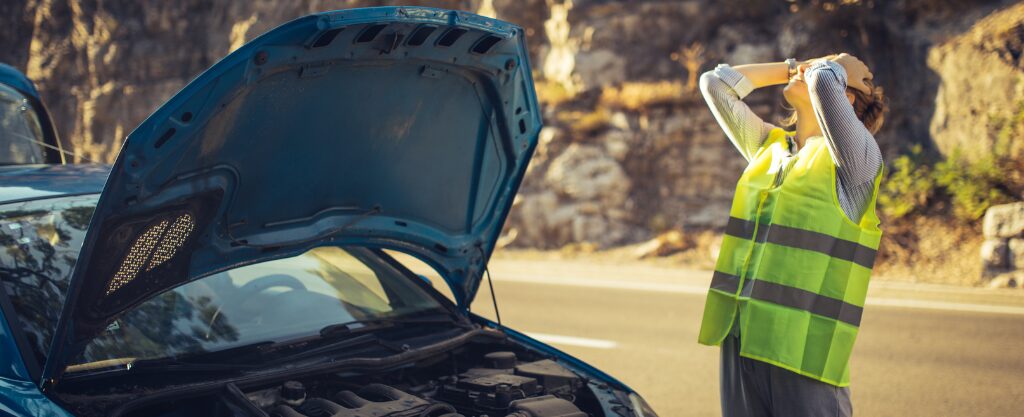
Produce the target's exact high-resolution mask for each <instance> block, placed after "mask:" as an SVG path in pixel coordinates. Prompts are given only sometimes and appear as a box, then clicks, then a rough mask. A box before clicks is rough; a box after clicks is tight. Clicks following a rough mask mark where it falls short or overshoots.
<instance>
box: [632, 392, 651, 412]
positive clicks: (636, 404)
mask: <svg viewBox="0 0 1024 417" xmlns="http://www.w3.org/2000/svg"><path fill="white" fill-rule="evenodd" d="M629 403H630V404H632V405H633V413H634V414H636V417H658V413H655V412H654V410H653V409H652V408H651V405H650V404H647V401H644V399H643V397H641V396H639V395H637V393H635V392H633V393H630V394H629Z"/></svg>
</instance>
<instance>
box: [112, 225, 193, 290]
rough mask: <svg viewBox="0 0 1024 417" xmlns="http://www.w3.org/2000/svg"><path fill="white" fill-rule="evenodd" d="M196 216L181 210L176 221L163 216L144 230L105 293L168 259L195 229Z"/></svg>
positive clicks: (118, 287) (116, 288)
mask: <svg viewBox="0 0 1024 417" xmlns="http://www.w3.org/2000/svg"><path fill="white" fill-rule="evenodd" d="M195 226H196V223H195V220H194V219H193V218H192V216H191V215H189V214H182V215H180V216H178V217H177V218H176V219H174V220H173V221H172V220H171V219H164V220H161V221H159V222H158V223H157V224H155V225H153V226H150V227H149V228H147V229H146V231H144V232H142V234H141V235H139V237H137V238H136V239H135V242H134V243H132V247H131V249H130V250H129V251H128V254H126V255H125V257H124V260H122V261H121V266H120V267H118V269H117V272H116V273H114V276H113V277H112V278H111V279H110V283H109V284H108V285H107V293H106V295H110V294H113V293H114V291H117V290H118V289H120V288H121V287H123V286H124V285H125V284H128V283H129V282H131V281H132V280H133V279H135V277H136V276H138V275H139V272H143V271H145V272H148V271H151V270H152V269H153V268H156V267H157V266H160V265H161V264H163V263H164V262H167V261H169V260H170V259H171V258H173V257H174V255H175V254H176V253H177V252H178V249H180V248H181V247H182V245H184V244H185V241H186V240H187V239H188V237H189V235H191V234H192V231H193V230H195Z"/></svg>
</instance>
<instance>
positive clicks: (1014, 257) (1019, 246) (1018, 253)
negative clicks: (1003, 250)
mask: <svg viewBox="0 0 1024 417" xmlns="http://www.w3.org/2000/svg"><path fill="white" fill-rule="evenodd" d="M1007 247H1008V249H1009V250H1008V258H1009V259H1008V260H1009V266H1010V268H1013V269H1016V270H1020V271H1024V239H1010V242H1009V244H1008V245H1007Z"/></svg>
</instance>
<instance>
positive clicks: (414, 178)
mask: <svg viewBox="0 0 1024 417" xmlns="http://www.w3.org/2000/svg"><path fill="white" fill-rule="evenodd" d="M524 36H525V35H524V32H523V30H522V29H520V28H519V27H517V26H514V25H511V24H508V23H504V22H501V21H498V20H493V19H489V18H485V17H480V16H476V15H473V14H469V13H463V12H455V11H448V10H440V9H431V8H418V7H386V8H369V9H353V10H342V11H335V12H327V13H321V14H316V15H311V16H306V17H303V18H300V19H297V20H294V21H292V22H289V23H286V24H284V25H282V26H280V27H277V28H276V29H273V30H271V31H270V32H267V33H266V34H264V35H262V36H260V37H258V38H256V39H254V40H252V41H251V42H249V43H248V44H246V45H245V46H243V47H241V48H239V49H238V50H236V51H234V52H232V53H231V54H229V55H228V56H227V57H225V58H224V59H223V60H221V61H220V62H218V63H217V64H215V65H214V66H213V67H211V68H210V69H208V70H207V71H206V72H204V73H203V74H201V75H200V76H199V77H197V78H196V79H195V80H193V81H192V82H191V83H189V85H188V86H186V87H185V88H184V89H182V90H181V91H180V92H179V93H178V94H176V95H175V96H174V97H173V98H171V99H170V100H168V101H167V102H166V103H165V104H164V105H163V106H161V107H160V108H159V109H158V110H157V111H156V112H155V113H153V114H152V115H151V116H150V117H149V118H147V119H146V120H145V121H144V122H143V123H142V124H141V125H140V126H139V127H138V128H136V129H135V130H134V131H133V132H132V133H131V134H130V135H129V136H128V138H127V139H126V141H125V143H124V146H123V147H122V149H121V152H120V154H119V155H118V157H117V161H116V162H115V164H114V166H113V169H112V171H111V174H110V178H109V180H108V181H107V183H106V185H105V186H104V190H103V194H102V196H101V197H100V199H99V204H98V206H97V208H96V213H95V215H94V217H93V220H92V224H91V226H90V228H89V231H88V234H87V237H86V239H85V243H84V245H83V248H82V253H81V256H80V258H79V261H78V264H77V266H76V269H75V271H74V273H73V276H72V279H71V283H70V288H69V290H68V296H67V303H66V304H65V306H64V309H63V311H62V313H61V317H60V320H59V323H58V327H57V330H56V332H55V335H54V340H53V344H52V346H51V349H50V354H49V355H48V360H47V363H46V366H45V369H44V371H43V375H42V378H41V381H40V384H41V386H42V387H44V388H46V387H47V386H49V385H52V384H53V383H55V382H56V379H58V378H59V376H60V375H61V373H62V371H63V369H64V367H65V366H66V364H67V363H68V361H69V360H71V359H73V357H74V356H76V355H77V354H78V353H79V352H80V351H81V349H82V348H83V347H84V345H85V344H86V343H87V342H88V341H89V340H90V339H91V338H92V337H94V336H95V335H96V334H98V333H99V332H100V331H101V330H102V329H104V328H105V327H106V326H107V325H108V323H109V322H110V321H112V320H113V318H114V317H115V316H116V315H117V314H119V313H121V312H123V311H125V310H126V309H128V308H130V307H133V306H135V305H137V304H139V303H140V302H142V301H144V300H146V299H148V298H149V297H151V296H153V295H155V294H157V293H160V292H163V291H166V290H168V289H170V288H173V287H175V286H178V285H181V284H183V283H185V282H188V281H192V280H195V279H198V278H201V277H204V276H207V275H210V274H213V273H216V272H220V271H224V270H227V269H231V268H236V267H238V266H241V265H244V264H249V263H255V262H261V261H265V260H268V259H274V258H282V257H286V256H294V255H296V254H299V253H302V252H304V251H306V250H308V249H310V248H312V247H315V246H320V245H328V244H331V245H334V244H352V245H361V246H368V247H385V248H392V249H398V250H402V251H405V252H409V253H411V254H413V255H415V256H417V257H419V258H421V259H422V260H424V261H425V262H427V263H429V264H431V265H432V266H434V267H435V268H437V269H438V270H439V271H440V272H441V273H442V275H443V276H444V277H445V279H446V280H447V282H448V284H449V285H450V286H451V289H452V292H453V294H454V295H455V297H456V299H457V300H456V301H457V302H458V303H459V305H460V306H461V307H463V308H465V307H466V306H468V305H469V303H470V302H471V301H472V299H473V296H474V295H475V293H476V290H477V288H478V286H479V283H480V278H481V275H482V273H483V271H484V268H485V265H486V262H487V259H488V258H489V256H490V254H491V251H492V250H493V249H494V244H495V241H496V240H497V237H498V235H499V233H500V231H501V227H502V224H503V223H504V220H505V217H506V215H507V213H508V210H509V208H510V207H511V205H512V200H513V197H514V196H515V193H516V190H517V189H518V187H519V183H520V180H521V179H522V176H523V174H524V172H525V170H526V166H527V163H528V162H529V159H530V155H531V154H532V153H533V149H534V147H535V145H536V142H537V134H538V132H539V130H540V126H541V122H540V116H539V113H538V111H537V99H536V95H535V93H534V88H533V82H532V80H531V78H530V68H529V63H528V60H527V52H526V47H525V43H524ZM182 47H187V45H182Z"/></svg>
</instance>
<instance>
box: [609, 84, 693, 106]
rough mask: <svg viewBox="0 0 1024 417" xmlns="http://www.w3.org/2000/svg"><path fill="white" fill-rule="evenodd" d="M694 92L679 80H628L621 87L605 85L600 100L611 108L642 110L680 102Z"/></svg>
mask: <svg viewBox="0 0 1024 417" xmlns="http://www.w3.org/2000/svg"><path fill="white" fill-rule="evenodd" d="M692 94H693V93H692V91H689V90H688V89H687V88H686V86H685V85H683V83H681V82H679V81H655V82H627V83H624V84H622V85H621V86H619V87H605V88H604V89H603V90H602V91H601V100H600V102H601V104H602V105H605V106H608V107H611V108H617V109H626V110H633V111H641V110H644V109H646V108H648V107H651V106H657V105H664V104H673V103H678V102H680V101H682V100H683V99H684V98H685V97H687V96H689V95H692Z"/></svg>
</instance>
